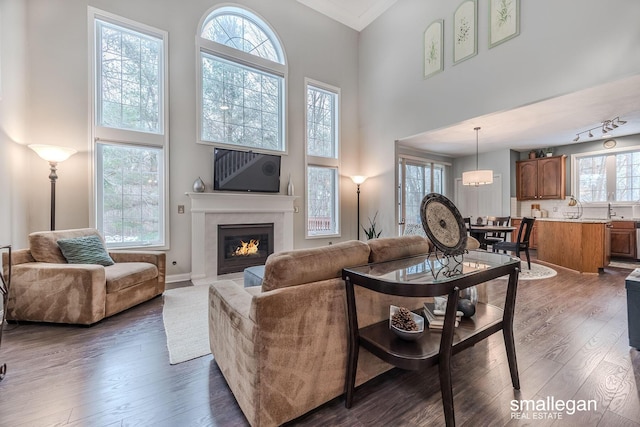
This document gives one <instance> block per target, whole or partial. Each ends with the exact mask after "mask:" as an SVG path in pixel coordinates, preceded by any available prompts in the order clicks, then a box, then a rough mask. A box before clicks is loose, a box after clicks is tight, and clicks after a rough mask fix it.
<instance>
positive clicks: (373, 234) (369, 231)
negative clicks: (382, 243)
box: [361, 211, 382, 240]
mask: <svg viewBox="0 0 640 427" xmlns="http://www.w3.org/2000/svg"><path fill="white" fill-rule="evenodd" d="M377 216H378V212H377V211H376V214H375V215H374V216H373V221H372V220H371V217H367V218H368V219H369V227H368V228H364V225H362V226H361V227H362V229H363V230H364V233H365V234H366V235H367V240H371V239H376V238H378V237H380V235H381V234H382V230H380V231H377V230H376V218H377Z"/></svg>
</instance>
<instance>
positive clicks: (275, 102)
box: [198, 6, 287, 152]
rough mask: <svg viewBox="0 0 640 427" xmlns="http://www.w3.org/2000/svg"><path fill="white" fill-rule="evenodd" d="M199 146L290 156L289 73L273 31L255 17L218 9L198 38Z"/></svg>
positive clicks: (246, 12)
mask: <svg viewBox="0 0 640 427" xmlns="http://www.w3.org/2000/svg"><path fill="white" fill-rule="evenodd" d="M198 61H199V64H198V70H199V73H200V75H199V79H198V85H199V86H198V98H199V110H200V111H199V140H200V142H202V143H209V144H228V145H236V146H242V147H246V148H249V149H259V150H266V151H279V152H282V151H285V150H286V147H285V116H286V115H285V101H284V100H285V86H286V75H287V67H286V61H285V55H284V51H283V50H282V46H281V44H280V42H279V40H278V38H277V36H276V35H275V33H274V32H273V30H272V29H271V28H270V27H269V26H268V25H267V24H266V23H265V21H264V20H263V19H261V18H260V17H259V16H258V15H256V14H255V13H253V12H251V11H249V10H247V9H244V8H240V7H236V6H224V7H219V8H216V9H214V10H213V11H211V12H210V13H209V14H208V15H207V16H206V17H205V18H204V19H203V21H202V23H201V25H200V30H199V37H198Z"/></svg>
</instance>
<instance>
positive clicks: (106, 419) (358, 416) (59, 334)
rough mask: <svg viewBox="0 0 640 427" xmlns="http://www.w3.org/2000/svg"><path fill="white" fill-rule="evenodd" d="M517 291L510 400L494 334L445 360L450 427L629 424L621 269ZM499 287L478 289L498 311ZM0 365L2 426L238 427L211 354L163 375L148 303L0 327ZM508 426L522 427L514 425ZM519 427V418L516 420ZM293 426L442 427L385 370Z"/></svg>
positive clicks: (425, 404) (418, 387) (629, 351)
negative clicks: (574, 405) (72, 320)
mask: <svg viewBox="0 0 640 427" xmlns="http://www.w3.org/2000/svg"><path fill="white" fill-rule="evenodd" d="M557 270H558V275H557V276H556V277H554V278H551V279H544V280H536V281H521V282H520V284H519V289H518V297H517V303H516V317H515V336H516V349H517V356H518V366H519V371H520V383H521V390H520V391H516V390H514V389H513V388H512V386H511V380H510V377H509V369H508V366H507V361H506V355H505V351H504V345H503V339H502V335H501V334H496V335H494V336H492V337H490V338H489V339H488V340H485V341H483V342H482V343H479V344H477V345H476V346H475V347H472V348H470V349H467V350H465V351H463V352H461V353H460V354H458V355H456V356H454V359H453V360H454V373H453V384H454V402H455V411H456V421H457V425H459V426H528V425H534V426H549V425H553V426H616V427H617V426H640V397H639V396H640V387H638V385H637V384H638V382H639V380H640V355H639V353H638V351H637V350H635V349H633V348H631V347H629V345H628V334H627V315H626V290H625V287H624V279H625V277H626V276H627V275H628V274H629V273H630V270H624V269H620V268H607V269H605V271H604V273H603V274H599V275H580V274H578V273H574V272H571V271H569V270H564V269H562V268H557ZM504 284H505V282H504V281H500V280H496V281H493V282H491V283H490V284H489V297H490V301H491V302H493V303H496V304H501V303H502V301H503V299H504V292H503V290H502V288H503V286H504ZM0 363H7V365H8V371H7V376H6V378H5V379H4V380H3V381H1V382H0V425H1V426H130V425H138V426H244V425H247V422H246V420H245V418H244V416H243V415H242V412H241V411H240V409H239V407H238V405H237V404H236V402H235V400H234V398H233V395H232V394H231V392H230V390H229V388H228V387H227V385H226V382H225V380H224V378H223V377H222V375H221V373H220V370H219V369H218V367H217V365H216V363H215V361H213V358H212V356H211V355H209V356H205V357H201V358H199V359H195V360H192V361H189V362H185V363H181V364H178V365H174V366H171V365H169V356H168V352H167V349H166V342H165V335H164V329H163V324H162V298H161V297H160V298H156V299H154V300H152V301H149V302H147V303H144V304H141V305H139V306H137V307H135V308H133V309H130V310H128V311H126V312H124V313H121V314H119V315H116V316H114V317H112V318H109V319H106V320H104V321H102V322H100V323H99V324H97V325H94V326H92V327H78V326H66V325H47V324H8V325H5V331H4V334H3V338H2V347H1V348H0ZM550 397H552V398H553V399H555V401H558V400H564V401H579V400H584V401H587V400H591V399H593V400H595V403H596V405H595V409H593V408H592V410H589V411H576V412H575V413H574V414H573V415H568V414H567V411H560V413H561V414H562V419H541V418H542V417H549V416H554V418H557V413H558V411H553V410H550V411H546V410H545V411H525V412H519V411H514V410H513V409H512V407H511V402H512V400H516V401H520V400H529V399H533V400H536V401H537V400H540V399H545V400H547V399H549V398H550ZM516 416H520V417H521V418H520V419H517V418H516ZM525 417H528V418H525ZM291 424H292V425H299V426H389V425H395V426H437V425H444V418H443V414H442V402H441V399H440V388H439V382H438V374H437V367H433V368H429V369H427V370H426V371H423V372H420V373H419V374H417V373H415V372H407V371H401V370H397V369H396V370H392V371H390V372H388V373H386V374H384V375H382V376H380V377H378V378H376V379H374V380H372V381H370V382H368V383H367V384H365V385H363V386H361V387H359V388H358V389H357V390H356V393H355V399H354V405H353V408H352V409H350V410H348V409H345V407H344V401H343V400H342V398H338V399H334V400H333V401H331V402H328V403H327V404H325V405H323V406H322V407H320V408H318V409H316V410H314V411H312V412H311V413H309V414H307V415H305V416H303V417H301V418H300V419H297V420H295V421H294V422H292V423H291Z"/></svg>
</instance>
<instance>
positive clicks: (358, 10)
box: [298, 0, 397, 31]
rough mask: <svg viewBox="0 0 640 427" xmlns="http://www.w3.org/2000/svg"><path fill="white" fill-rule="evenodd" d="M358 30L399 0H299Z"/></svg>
mask: <svg viewBox="0 0 640 427" xmlns="http://www.w3.org/2000/svg"><path fill="white" fill-rule="evenodd" d="M298 1H299V2H300V3H302V4H304V5H307V6H309V7H310V8H312V9H315V10H316V11H318V12H320V13H322V14H324V15H327V16H328V17H329V18H332V19H335V20H336V21H338V22H341V23H343V24H344V25H347V26H349V27H351V28H353V29H354V30H356V31H362V30H363V29H364V28H365V27H366V26H367V25H369V24H370V23H372V22H373V21H374V20H375V19H376V18H377V17H378V16H380V15H382V13H383V12H384V11H385V10H387V9H388V8H389V7H391V5H393V4H394V3H395V2H396V1H397V0H298Z"/></svg>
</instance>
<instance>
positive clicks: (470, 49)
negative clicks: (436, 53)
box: [453, 0, 478, 64]
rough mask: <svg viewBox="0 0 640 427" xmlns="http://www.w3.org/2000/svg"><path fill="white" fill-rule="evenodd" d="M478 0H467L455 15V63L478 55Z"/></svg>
mask: <svg viewBox="0 0 640 427" xmlns="http://www.w3.org/2000/svg"><path fill="white" fill-rule="evenodd" d="M477 12H478V0H465V1H463V2H462V3H461V4H460V6H458V8H457V9H456V11H455V12H454V14H453V63H454V64H457V63H458V62H460V61H464V60H465V59H469V58H471V57H472V56H474V55H476V54H477V53H478V13H477Z"/></svg>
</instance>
